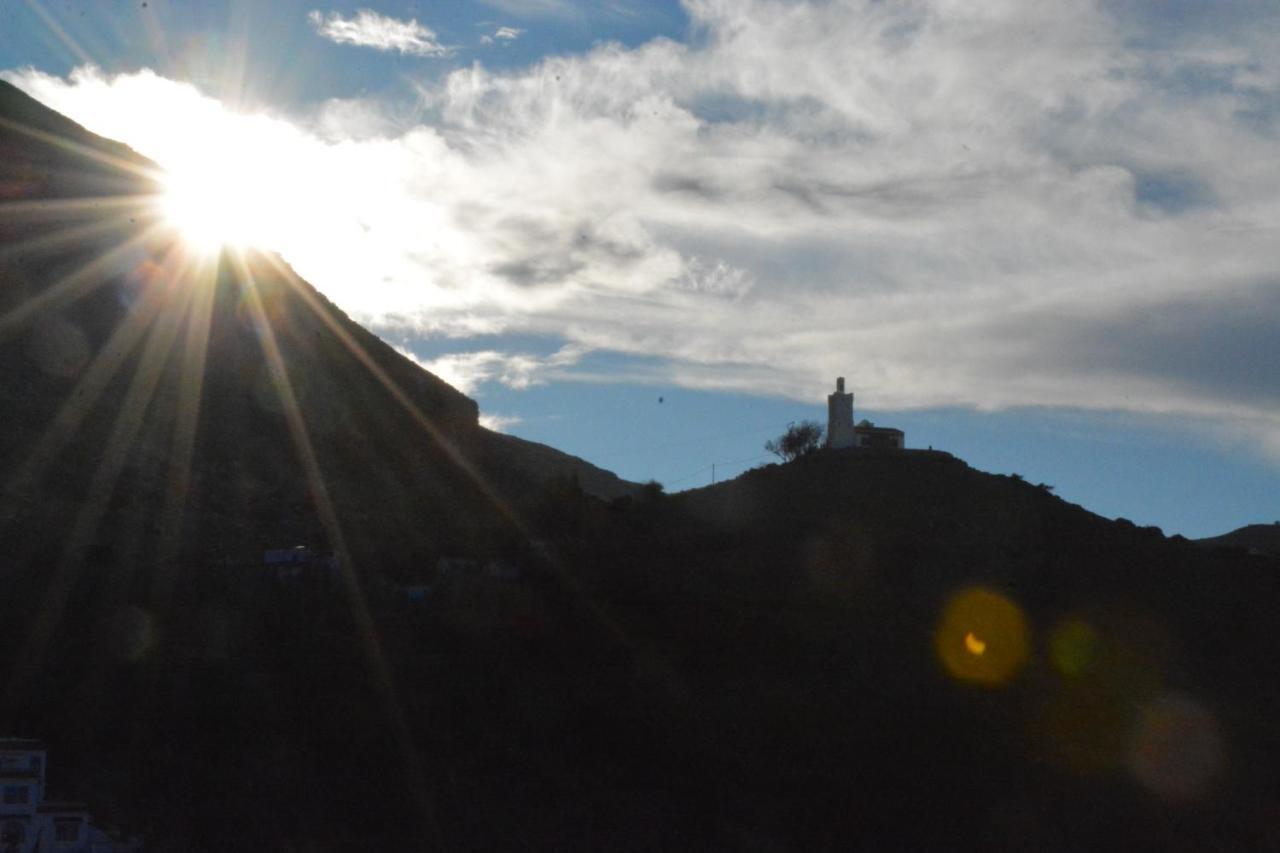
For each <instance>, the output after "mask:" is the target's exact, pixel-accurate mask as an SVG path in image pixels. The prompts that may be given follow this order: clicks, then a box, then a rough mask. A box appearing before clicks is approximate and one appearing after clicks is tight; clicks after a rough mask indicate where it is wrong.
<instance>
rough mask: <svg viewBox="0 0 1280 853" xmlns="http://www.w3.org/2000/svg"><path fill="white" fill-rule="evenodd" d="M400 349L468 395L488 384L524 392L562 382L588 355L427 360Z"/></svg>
mask: <svg viewBox="0 0 1280 853" xmlns="http://www.w3.org/2000/svg"><path fill="white" fill-rule="evenodd" d="M397 349H399V351H400V352H401V354H403V355H405V356H407V357H409V358H411V359H413V360H414V361H416V362H417V363H418V364H419V365H421V366H422V367H423V368H425V369H426V370H428V371H430V372H431V373H434V374H435V375H436V376H439V377H440V378H441V379H443V380H444V381H445V382H448V383H449V384H450V385H452V386H453V387H454V388H457V389H458V390H459V391H461V392H462V393H464V394H474V393H475V392H476V391H477V390H478V389H479V388H480V386H481V385H483V384H484V383H486V382H500V383H502V384H503V385H506V386H507V387H509V388H515V389H517V390H520V389H524V388H529V387H531V386H533V385H542V384H545V383H546V382H548V381H550V380H552V379H557V378H560V379H562V378H565V375H564V372H563V369H564V368H567V367H571V366H572V365H574V364H577V363H578V361H579V360H580V359H581V358H582V356H583V355H584V354H585V351H584V350H583V349H582V348H581V347H577V346H565V347H562V348H560V349H559V350H557V351H556V352H554V353H552V354H551V355H548V356H537V355H531V354H529V353H513V352H499V351H496V350H479V351H475V352H460V353H450V354H448V355H444V356H440V357H438V358H434V359H430V360H423V359H421V358H418V357H417V356H416V355H414V354H413V352H412V351H410V350H409V349H408V348H405V347H397Z"/></svg>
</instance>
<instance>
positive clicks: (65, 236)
mask: <svg viewBox="0 0 1280 853" xmlns="http://www.w3.org/2000/svg"><path fill="white" fill-rule="evenodd" d="M0 117H3V122H2V123H0V149H2V150H3V152H4V155H3V157H0V193H3V200H2V201H0V205H2V206H0V229H2V234H0V236H2V238H3V241H4V243H3V246H2V247H0V276H3V278H0V282H2V284H0V365H3V368H4V369H3V371H0V406H2V407H3V408H2V409H0V411H2V412H3V421H2V427H0V486H2V487H3V489H4V491H3V493H2V495H0V499H2V503H0V582H2V583H3V585H4V586H3V589H4V596H3V598H0V678H3V679H4V681H3V682H2V685H3V686H2V687H0V689H2V690H3V692H2V693H0V731H3V732H4V733H6V734H7V733H13V734H21V735H25V736H35V737H40V738H42V739H43V740H44V741H45V742H46V743H47V744H48V745H49V747H50V755H51V756H57V764H58V768H59V772H58V777H57V779H58V780H62V781H56V784H55V789H54V792H53V793H54V794H55V795H62V796H73V797H77V798H80V799H85V800H88V801H90V802H92V803H93V804H94V806H95V810H96V811H97V812H98V814H99V815H105V816H108V817H109V818H110V819H112V820H115V821H118V822H120V823H121V824H123V825H124V826H126V827H127V828H128V829H129V830H130V831H143V832H145V833H146V835H147V838H148V840H149V843H150V846H151V849H157V850H204V849H208V850H215V849H217V850H222V849H250V848H253V847H259V848H264V849H309V850H373V849H441V850H481V849H484V850H492V849H529V850H564V849H591V850H655V849H664V850H806V851H808V850H850V849H853V850H984V851H985V850H1028V849H1042V850H1080V849H1096V850H1148V849H1149V850H1204V849H1228V850H1245V849H1267V848H1268V846H1274V844H1275V842H1276V836H1275V834H1274V833H1275V829H1274V827H1275V825H1276V816H1277V815H1278V814H1280V760H1277V759H1280V752H1278V749H1280V729H1278V728H1277V724H1276V720H1277V719H1280V683H1277V682H1276V680H1275V679H1274V678H1273V677H1272V673H1273V672H1274V669H1275V661H1276V660H1277V658H1278V657H1280V654H1278V653H1280V639H1277V637H1276V632H1275V630H1274V624H1275V619H1274V610H1275V607H1276V604H1277V602H1280V575H1278V574H1277V573H1276V571H1275V564H1274V561H1273V560H1270V559H1264V558H1260V557H1251V556H1249V555H1248V554H1247V553H1244V554H1242V553H1236V552H1232V553H1231V554H1222V553H1219V552H1218V551H1216V550H1214V549H1204V548H1200V547H1197V546H1196V545H1195V544H1194V543H1190V542H1188V541H1186V540H1182V539H1180V538H1178V537H1174V538H1172V539H1169V538H1166V537H1164V536H1163V535H1162V534H1161V533H1160V531H1158V530H1156V529H1154V528H1138V527H1136V526H1134V525H1132V524H1130V523H1127V522H1123V521H1117V522H1112V521H1108V520H1106V519H1102V518H1099V517H1098V516H1095V515H1093V514H1091V513H1089V512H1087V511H1086V510H1084V509H1082V508H1080V507H1078V506H1074V505H1071V504H1069V503H1066V502H1065V501H1062V500H1061V499H1059V498H1057V497H1055V496H1053V495H1052V494H1050V493H1049V491H1048V490H1047V489H1043V488H1040V487H1036V486H1032V485H1030V484H1028V483H1025V482H1022V481H1021V480H1019V479H1015V478H1010V477H1000V476H994V475H990V474H985V473H982V472H979V471H975V470H973V469H971V468H969V467H968V466H967V465H965V464H964V463H963V462H962V461H960V460H958V459H955V458H953V457H951V456H949V455H947V454H945V453H939V452H931V451H904V452H902V451H874V450H864V451H843V452H825V451H819V452H817V453H814V454H812V455H810V456H807V457H804V458H801V459H800V460H798V461H796V462H793V463H790V464H787V465H782V466H776V465H775V466H768V467H765V468H762V469H758V470H755V471H752V472H748V473H747V474H745V475H743V476H742V477H739V478H738V479H737V480H734V481H731V482H726V483H721V484H717V485H715V486H711V487H708V488H705V489H699V490H695V491H692V492H686V493H682V494H680V495H675V496H666V495H663V494H661V492H660V490H659V489H656V488H651V487H650V488H632V487H630V486H629V484H625V483H621V482H620V481H616V480H612V479H610V478H609V475H606V474H604V473H603V472H599V471H598V469H591V468H588V467H585V463H581V462H580V461H578V460H573V459H572V458H569V457H565V456H563V455H562V454H558V453H557V452H556V451H554V450H551V449H550V448H544V447H541V446H530V445H529V444H528V443H523V442H520V441H519V440H517V439H513V438H511V437H509V436H500V435H496V434H492V433H489V432H487V431H484V430H481V429H479V428H478V427H477V426H476V408H475V404H474V402H472V401H471V400H469V399H467V398H466V397H465V396H463V395H461V394H459V393H458V392H457V391H455V390H454V389H452V388H450V387H449V386H447V385H446V384H444V383H442V382H441V381H440V380H439V379H438V378H436V377H433V376H431V375H430V374H428V373H425V372H424V371H421V370H420V369H419V368H418V367H417V366H416V365H413V364H412V363H411V362H409V361H408V360H406V359H404V358H402V357H401V356H400V355H399V354H397V353H396V352H395V351H394V350H392V349H391V348H389V347H387V346H385V345H384V344H382V342H380V341H378V340H377V339H376V337H374V336H373V335H371V334H369V333H368V332H366V331H364V330H362V329H360V328H359V327H358V326H357V325H355V324H353V323H351V322H350V321H349V320H348V319H347V318H346V317H345V316H343V315H342V314H341V312H340V311H339V310H338V309H336V308H335V307H334V306H332V305H331V304H329V303H328V302H327V301H326V300H324V299H323V297H321V296H319V295H318V294H316V293H315V291H314V290H312V289H311V288H309V287H308V286H306V285H305V283H303V282H300V281H298V280H297V278H296V276H294V275H293V274H292V273H291V272H290V271H289V270H288V269H287V267H284V266H282V265H280V264H279V263H278V262H277V261H275V260H274V259H272V258H270V257H267V256H263V255H253V256H251V257H249V258H248V259H247V260H245V261H244V262H243V263H241V262H239V261H235V260H234V259H233V257H232V256H231V255H227V256H226V257H224V258H223V264H222V265H221V266H220V267H219V271H218V273H217V275H216V277H214V278H212V279H211V280H209V281H208V282H205V283H204V284H203V285H201V284H198V283H197V284H196V285H194V286H192V284H191V282H190V280H189V279H188V278H184V277H181V276H175V275H173V270H174V269H175V267H174V266H173V263H174V262H173V260H172V257H171V255H170V254H167V248H166V247H167V246H169V245H170V244H168V243H166V242H165V238H164V236H163V234H162V233H161V232H160V231H159V230H158V229H157V231H156V232H155V234H154V235H153V236H148V237H146V238H144V239H142V240H140V241H139V246H138V247H136V248H134V247H130V248H128V249H126V250H124V251H121V252H117V253H116V254H115V255H110V254H109V255H108V257H109V260H108V261H107V262H104V263H102V264H100V265H99V266H96V267H95V266H92V263H93V260H94V258H96V257H98V256H99V255H101V254H102V253H103V252H107V253H110V252H111V251H112V250H113V249H116V248H118V247H119V246H121V245H123V244H125V243H127V241H129V240H130V239H132V238H134V237H137V235H139V234H141V233H144V232H145V231H146V229H148V228H149V227H150V226H152V225H155V224H156V223H155V222H154V217H153V216H152V215H151V214H149V213H147V211H148V206H147V203H146V202H145V200H142V201H137V202H132V201H129V200H127V199H125V200H123V201H122V199H121V196H122V195H125V196H127V195H130V194H140V193H144V192H145V190H146V188H147V182H148V181H150V180H152V178H150V177H149V171H148V170H149V169H150V167H149V166H148V165H147V164H146V163H145V161H142V160H140V159H139V158H137V157H136V156H135V155H133V154H131V153H130V152H128V151H127V150H126V149H123V148H121V147H119V146H115V145H114V144H111V143H107V142H105V141H102V140H97V139H96V138H95V137H92V136H90V135H88V134H86V133H85V132H84V131H83V130H81V129H79V128H77V127H76V126H75V125H72V124H70V123H68V122H66V120H65V119H62V118H60V117H58V116H56V115H53V114H51V113H49V112H48V111H47V110H44V108H42V107H40V106H39V105H36V104H34V102H31V101H30V100H29V99H26V98H25V97H24V96H21V95H20V94H18V93H16V92H15V91H14V90H12V89H9V88H0ZM33 129H34V130H35V132H34V133H33V132H32V131H33ZM86 149H87V150H86ZM104 152H105V153H106V155H108V156H107V158H106V159H103V156H102V154H103V153H104ZM86 188H91V189H86ZM99 197H105V198H99ZM84 199H88V200H84ZM130 205H132V206H130ZM86 265H90V266H88V267H86ZM206 317H207V318H208V319H207V322H205V318H206ZM205 328H207V329H208V332H207V345H205V342H204V332H202V331H201V330H202V329H205ZM201 353H204V355H203V356H202V355H201ZM197 402H198V403H199V405H198V407H197V406H196V405H195V403H197ZM592 491H594V492H595V493H596V494H592V493H591V492H592ZM601 494H604V495H606V496H608V499H602V498H601V497H600V496H599V495H601ZM293 544H308V545H310V546H312V547H313V548H315V549H317V550H319V551H321V552H322V553H328V552H329V551H334V552H336V553H337V555H338V558H339V559H338V561H337V568H336V570H330V568H328V564H327V563H315V564H308V565H306V566H303V567H301V568H298V569H297V570H296V571H294V570H293V569H292V568H290V567H286V568H289V570H288V571H281V570H279V567H271V566H263V565H262V560H261V552H262V550H263V549H266V548H272V547H278V546H287V545H293ZM439 557H458V558H468V559H466V560H455V561H453V562H447V563H439V562H438V558H439ZM486 564H489V567H488V568H486ZM56 785H61V786H62V790H61V791H59V790H58V789H57V787H56Z"/></svg>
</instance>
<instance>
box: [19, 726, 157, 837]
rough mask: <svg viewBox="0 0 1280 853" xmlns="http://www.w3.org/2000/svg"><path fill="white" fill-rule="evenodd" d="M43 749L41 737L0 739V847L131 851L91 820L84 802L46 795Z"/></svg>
mask: <svg viewBox="0 0 1280 853" xmlns="http://www.w3.org/2000/svg"><path fill="white" fill-rule="evenodd" d="M44 785H45V748H44V744H42V743H41V742H40V741H38V740H27V739H25V738H0V851H3V853H45V851H58V853H126V851H128V852H129V853H132V851H137V850H138V849H140V845H139V844H138V843H137V842H130V843H127V844H122V843H119V842H115V841H112V840H111V838H109V837H108V836H107V834H106V833H105V832H103V831H102V830H100V829H98V828H97V827H95V826H94V825H93V824H92V823H90V821H89V810H88V807H87V806H85V805H84V804H83V803H55V802H50V801H48V800H45V798H44Z"/></svg>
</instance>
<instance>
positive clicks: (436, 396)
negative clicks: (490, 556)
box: [0, 83, 634, 561]
mask: <svg viewBox="0 0 1280 853" xmlns="http://www.w3.org/2000/svg"><path fill="white" fill-rule="evenodd" d="M0 151H3V153H4V156H3V157H2V158H0V197H3V199H4V204H5V216H4V217H3V221H2V222H0V229H2V230H0V357H2V358H3V359H4V363H5V364H6V365H7V367H8V369H7V370H6V371H5V372H4V376H3V377H0V406H3V408H4V409H5V411H6V412H9V413H10V415H9V417H8V421H7V423H6V427H5V429H4V430H3V433H2V434H0V484H3V486H4V487H5V488H6V490H7V493H8V495H9V499H8V502H7V510H5V511H7V512H8V513H9V514H10V515H11V516H12V515H13V514H14V513H20V514H25V515H24V519H25V520H23V519H11V520H13V521H15V525H16V526H17V527H21V528H24V529H26V530H28V531H38V530H42V529H48V524H47V523H46V521H45V520H44V516H45V515H48V516H56V517H74V515H75V513H77V512H79V511H80V510H81V508H82V504H81V498H82V497H83V496H84V495H85V494H87V493H92V494H94V495H96V496H97V497H98V499H99V500H100V502H101V503H102V504H103V505H102V506H100V507H97V509H96V510H95V511H96V513H97V515H98V516H100V517H99V518H98V519H97V522H96V523H95V522H94V520H92V519H89V518H87V517H86V518H85V519H84V526H85V527H86V530H88V528H101V529H108V530H109V529H112V528H117V529H118V528H119V527H120V525H118V524H116V523H115V522H113V521H110V520H104V519H107V516H108V515H110V516H111V517H112V518H114V517H115V516H116V515H117V514H118V513H119V512H121V511H123V510H125V509H126V506H125V505H128V506H129V507H132V508H134V509H135V510H136V511H137V512H139V513H144V514H149V515H153V516H156V517H161V516H164V514H165V512H166V511H167V512H169V514H170V515H174V513H175V511H174V510H173V509H172V507H173V506H174V501H173V500H172V497H173V494H174V490H179V491H180V492H181V494H182V496H183V501H182V503H183V507H182V510H181V514H182V515H183V519H182V521H181V523H182V525H183V532H182V534H181V536H178V535H177V531H176V529H175V530H173V531H169V533H168V534H166V535H169V536H170V538H171V539H174V540H175V541H176V540H177V539H181V540H182V541H183V543H184V547H185V548H186V551H187V558H189V559H192V558H194V559H201V558H203V557H204V556H205V555H207V554H209V553H211V552H214V551H216V552H217V554H218V556H220V557H221V556H226V555H228V554H230V555H234V556H235V557H237V558H242V557H243V556H244V555H246V554H248V553H253V552H257V551H260V550H261V549H262V548H265V547H271V546H279V545H285V544H290V543H299V542H301V543H307V544H311V545H313V546H317V547H326V546H328V547H332V544H331V543H327V541H326V540H327V539H328V538H330V537H329V535H328V534H326V532H325V531H322V530H320V529H319V528H320V527H321V525H320V524H319V521H318V519H317V517H316V514H315V512H314V506H313V503H314V498H315V496H314V495H313V494H312V492H314V488H313V485H311V484H309V483H308V477H309V476H311V474H309V472H308V471H307V470H304V466H303V464H302V462H301V460H302V459H303V457H304V455H305V453H304V451H303V450H301V447H302V445H301V444H300V443H299V439H300V436H299V432H298V431H299V429H301V430H302V431H303V432H305V434H306V436H305V439H304V441H305V442H309V443H311V444H314V452H315V454H316V457H315V458H316V462H317V464H318V473H319V475H320V476H321V477H322V478H324V479H325V480H326V481H327V482H328V491H329V493H330V496H331V498H332V500H333V502H334V504H335V507H336V509H337V511H338V515H339V521H340V522H341V524H342V527H343V528H344V529H345V530H346V531H347V533H346V535H347V536H348V537H349V538H350V539H351V545H352V548H353V551H354V552H355V553H357V554H360V555H363V556H364V558H365V559H366V560H369V559H376V560H379V561H384V560H386V559H391V558H392V557H395V556H396V555H391V556H390V557H389V556H388V555H386V554H383V553H381V550H380V547H381V544H382V543H387V542H389V541H395V542H396V543H397V545H396V547H395V552H396V554H397V555H405V554H413V555H414V558H415V559H419V560H421V559H425V558H427V557H430V555H432V554H441V553H445V552H448V551H450V549H452V550H454V551H456V550H458V549H462V550H463V551H464V552H465V551H467V550H475V549H476V548H477V547H479V545H478V544H477V543H492V542H493V541H494V536H492V535H491V534H490V532H489V530H488V528H491V527H492V526H493V525H494V524H496V525H498V527H499V528H502V527H504V526H509V524H510V519H508V518H507V517H506V516H507V514H508V513H509V511H510V506H511V505H513V504H519V503H521V502H522V501H526V500H529V499H532V498H534V497H536V495H537V494H538V493H539V492H540V491H541V490H542V489H543V488H544V487H545V486H546V485H547V484H548V483H549V482H551V481H554V480H556V479H560V478H568V477H575V476H576V477H577V478H578V479H579V481H580V482H581V483H582V485H583V487H584V488H586V489H587V490H588V491H593V492H598V493H599V494H601V495H602V496H605V497H615V496H618V495H621V494H626V493H627V492H628V491H630V490H631V489H632V488H634V487H633V486H632V485H631V484H628V483H625V482H623V481H621V480H619V479H618V478H617V477H615V476H613V475H612V474H610V473H608V472H606V471H603V470H601V469H599V468H596V467H595V466H592V465H590V464H589V463H586V462H584V461H583V460H580V459H576V458H574V457H571V456H568V455H566V454H563V453H560V452H559V451H556V450H554V449H552V448H548V447H545V446H541V445H533V444H532V443H528V442H521V441H519V440H517V439H513V438H511V437H509V436H503V435H499V434H496V433H492V432H490V431H488V430H485V429H482V428H481V427H479V425H478V423H477V415H478V408H477V406H476V403H475V402H474V401H473V400H470V399H468V398H467V397H466V396H465V395H463V394H461V393H460V392H458V391H456V390H455V389H453V388H451V387H450V386H449V385H447V384H446V383H445V382H443V381H442V380H440V379H439V378H438V377H436V376H433V375H432V374H430V373H428V372H426V371H425V370H423V369H422V368H421V367H419V366H418V365H416V364H414V363H413V362H411V361H410V360H409V359H406V358H404V357H403V356H401V355H400V354H399V353H397V352H396V351H395V350H394V349H393V348H392V347H390V346H388V345H387V344H385V343H384V342H383V341H381V340H379V339H378V338H377V337H376V336H374V335H373V334H371V333H369V332H368V331H367V330H365V329H363V328H361V327H360V326H359V325H358V324H356V323H354V322H352V321H351V320H350V319H349V318H348V317H347V316H346V315H345V314H344V313H343V312H342V311H340V310H339V309H338V308H337V307H336V306H334V305H333V304H331V303H330V302H329V301H328V300H326V299H325V298H324V297H323V296H321V295H320V294H319V293H317V292H316V291H315V290H314V289H313V288H312V287H311V286H310V285H309V284H307V283H306V282H304V281H302V280H300V279H299V278H298V277H297V276H296V275H294V274H293V272H292V271H291V270H290V269H288V267H287V266H285V265H284V264H282V263H281V262H279V261H278V260H277V259H274V258H272V257H270V256H267V255H264V254H261V253H256V252H253V253H248V254H247V255H246V256H245V257H243V258H239V259H237V258H235V257H233V256H232V255H231V254H229V253H227V254H224V255H222V256H221V257H220V258H217V259H202V258H195V257H192V256H191V255H190V253H189V252H187V250H186V247H185V246H183V245H182V243H181V241H180V240H179V239H178V238H177V236H176V235H175V234H174V233H173V230H172V229H171V228H168V227H167V226H165V224H164V223H162V222H160V221H158V220H157V213H156V209H157V205H156V204H155V197H156V196H155V194H156V192H157V191H158V190H157V186H156V180H157V176H156V173H155V167H154V166H153V165H152V164H150V163H148V162H147V161H145V160H144V159H142V158H140V157H138V156H137V155H136V154H133V153H132V152H130V151H129V150H128V149H127V148H125V147H124V146H121V145H119V144H117V143H113V142H110V141H107V140H102V139H100V138H98V137H95V136H93V135H92V134H90V133H88V132H87V131H85V130H83V129H82V128H79V127H78V126H76V125H74V124H73V123H71V122H69V121H67V120H66V119H64V118H62V117H61V116H58V115H56V114H54V113H52V112H51V111H49V110H47V109H45V108H43V107H41V106H40V105H39V104H37V103H35V102H34V101H32V100H31V99H30V98H28V97H27V96H25V95H23V94H22V93H20V92H18V91H17V90H16V89H14V88H13V87H11V86H9V85H8V84H3V83H0ZM273 351H278V354H279V358H280V361H279V364H278V365H275V364H273V362H272V357H273V356H272V353H273ZM291 398H292V401H291ZM122 402H123V403H125V404H126V405H125V406H123V407H121V403H122ZM294 406H296V410H297V413H298V415H299V421H298V422H297V423H295V422H293V421H291V417H292V412H291V411H290V409H291V407H294ZM175 452H176V453H177V454H178V457H179V458H178V460H177V461H180V462H182V463H183V464H186V465H187V466H188V470H183V471H178V470H176V469H174V470H171V469H172V468H173V467H174V464H175V458H174V455H173V454H174V453H175ZM104 453H105V456H104ZM95 478H96V479H95ZM36 496H38V499H36ZM62 499H65V500H66V501H67V503H66V504H65V505H64V504H60V503H59V501H60V500H62ZM162 504H163V505H164V506H165V507H169V508H170V509H168V510H162V508H161V505H162ZM231 506H234V507H235V508H236V509H235V512H233V513H228V512H226V511H224V510H225V509H226V508H227V507H231ZM33 513H34V514H33ZM42 513H43V515H42ZM428 518H431V519H435V520H436V521H437V523H436V524H430V523H424V520H425V519H428ZM443 521H448V524H443V523H440V522H443ZM171 522H172V523H174V524H177V523H179V522H178V519H176V518H174V519H171ZM125 526H127V525H125ZM443 528H449V530H450V531H452V532H450V533H448V534H447V535H446V533H444V532H442V529H443ZM468 528H470V532H464V533H459V531H466V530H467V529H468ZM86 535H88V534H87V533H86ZM468 537H469V538H468ZM498 538H499V539H500V538H501V537H500V536H499V537H498ZM214 543H216V545H215V544H214ZM98 544H100V545H106V546H109V547H110V548H118V547H126V546H124V545H122V544H121V543H98ZM151 544H152V546H153V547H154V546H156V543H154V542H153V543H151ZM32 547H37V548H38V547H40V543H38V542H36V543H32ZM127 547H128V548H130V549H135V548H136V546H134V545H130V546H127ZM172 556H173V555H172V554H170V555H168V557H166V559H167V558H171V557H172Z"/></svg>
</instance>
